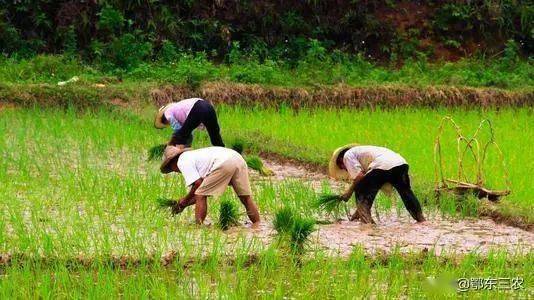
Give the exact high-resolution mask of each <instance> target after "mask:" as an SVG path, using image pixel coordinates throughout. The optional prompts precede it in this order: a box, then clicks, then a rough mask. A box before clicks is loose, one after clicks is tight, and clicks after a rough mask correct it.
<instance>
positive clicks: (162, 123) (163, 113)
mask: <svg viewBox="0 0 534 300" xmlns="http://www.w3.org/2000/svg"><path fill="white" fill-rule="evenodd" d="M167 126H171V127H172V129H173V130H174V132H173V135H172V138H171V140H170V141H169V143H168V145H172V146H176V145H191V143H192V142H193V134H192V133H193V130H195V129H196V128H199V129H204V128H205V129H206V130H207V131H208V135H209V137H210V141H211V144H212V145H213V146H221V147H224V143H223V140H222V137H221V129H220V127H219V122H218V121H217V113H216V112H215V109H214V108H213V105H211V103H210V102H208V101H206V100H204V99H200V98H190V99H184V100H181V101H179V102H174V103H170V104H167V105H165V106H162V107H160V109H159V110H158V112H157V113H156V117H155V120H154V127H156V128H158V129H162V128H165V127H167Z"/></svg>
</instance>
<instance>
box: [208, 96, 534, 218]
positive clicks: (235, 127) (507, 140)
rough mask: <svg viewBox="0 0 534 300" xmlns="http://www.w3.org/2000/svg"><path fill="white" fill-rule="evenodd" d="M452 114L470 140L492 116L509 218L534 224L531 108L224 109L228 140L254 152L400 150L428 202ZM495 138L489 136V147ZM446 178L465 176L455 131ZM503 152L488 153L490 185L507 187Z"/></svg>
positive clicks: (306, 154)
mask: <svg viewBox="0 0 534 300" xmlns="http://www.w3.org/2000/svg"><path fill="white" fill-rule="evenodd" d="M446 115H450V116H452V118H454V119H455V120H456V122H457V123H458V124H459V125H460V126H461V127H462V128H463V133H464V134H465V135H467V136H470V135H471V134H472V132H474V130H475V129H476V127H477V126H478V124H479V122H480V120H481V119H483V118H488V119H490V120H491V121H492V124H493V126H494V128H495V130H496V137H495V138H496V141H497V143H498V144H499V146H500V148H501V149H502V151H503V152H504V155H505V164H506V170H507V172H508V173H509V175H510V182H511V189H512V194H511V195H509V196H507V197H505V198H503V199H502V201H501V204H500V210H501V211H502V212H503V213H505V214H509V215H521V216H522V217H524V218H525V219H526V220H528V222H530V223H532V222H534V218H533V217H532V214H531V213H530V212H531V211H532V204H533V203H532V194H534V188H533V186H532V184H531V183H530V176H529V171H528V170H530V169H532V168H534V163H533V162H534V153H533V152H532V151H525V149H530V144H531V141H532V140H534V130H533V129H532V126H531V125H530V124H532V122H533V117H532V110H531V109H530V108H518V109H500V110H498V111H495V110H463V109H446V108H436V109H430V108H418V109H409V108H406V109H402V110H393V109H379V108H377V109H361V110H357V111H353V110H350V109H335V110H334V109H301V110H300V111H299V113H293V111H291V109H289V108H284V107H282V108H280V109H278V110H275V109H262V108H255V109H245V108H243V107H230V106H219V116H220V117H219V118H220V121H221V124H222V125H221V127H222V128H224V132H223V134H224V136H225V137H226V138H230V139H236V138H239V139H243V140H246V141H247V142H248V143H250V144H251V147H252V148H256V149H261V150H262V151H268V152H272V153H276V154H280V155H282V156H285V157H289V158H293V159H297V160H301V161H304V162H308V163H314V164H318V165H322V166H326V165H327V162H328V159H329V157H330V155H331V152H332V151H333V150H334V149H336V148H337V147H339V145H344V144H347V143H351V142H356V143H360V144H370V145H379V146H384V147H388V148H390V149H393V150H394V151H396V152H398V153H400V154H401V155H402V156H404V157H405V158H406V160H407V161H408V163H409V164H410V173H411V175H412V185H414V187H415V192H416V195H417V196H418V197H419V198H420V200H421V201H423V202H433V201H434V200H433V198H434V197H433V189H434V187H435V180H434V178H435V176H434V175H435V169H434V153H433V151H434V149H433V147H434V141H435V138H436V135H437V132H438V130H437V129H438V126H439V123H440V121H441V119H442V118H443V117H444V116H446ZM488 138H489V135H488V134H487V133H486V132H483V133H482V135H481V142H483V141H486V140H487V139H488ZM442 141H443V144H442V147H443V151H444V153H443V155H444V156H443V157H444V162H445V170H444V171H445V175H446V176H447V177H449V178H454V177H455V176H456V174H457V163H458V160H457V157H456V140H455V135H454V132H453V130H452V129H451V128H447V129H446V130H445V132H444V136H443V137H442ZM496 154H497V153H496V152H495V150H494V149H493V150H491V149H490V151H489V152H488V157H487V163H486V165H485V169H484V171H485V178H484V179H485V182H486V184H487V185H488V186H489V187H490V188H494V189H500V188H503V187H505V182H504V178H503V177H504V174H505V170H503V169H502V162H501V161H500V160H499V158H498V155H496ZM464 163H465V170H466V173H467V174H468V175H469V176H470V179H473V177H474V174H475V170H474V163H473V162H472V161H470V160H469V158H466V159H465V162H464Z"/></svg>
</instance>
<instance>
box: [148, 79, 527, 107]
mask: <svg viewBox="0 0 534 300" xmlns="http://www.w3.org/2000/svg"><path fill="white" fill-rule="evenodd" d="M150 94H151V97H152V100H153V102H154V103H155V104H156V105H158V106H160V105H163V104H166V103H169V102H171V101H175V100H179V99H184V98H190V97H202V98H204V99H208V100H210V101H212V102H214V103H225V104H239V105H246V106H255V105H265V106H279V105H283V104H285V105H290V106H291V107H292V108H293V109H296V110H298V109H299V108H300V107H316V106H320V107H355V108H359V107H375V106H380V107H403V106H419V107H421V106H426V107H437V106H465V107H469V106H481V107H501V106H531V105H533V104H534V91H507V90H500V89H490V88H472V87H451V86H429V87H407V86H387V85H384V86H372V87H350V86H345V85H336V86H318V87H313V88H284V87H266V86H260V85H255V84H240V83H229V82H207V83H205V84H203V85H201V86H200V87H199V88H198V89H190V88H187V87H184V86H171V85H168V86H163V87H161V88H157V89H153V90H152V91H151V92H150Z"/></svg>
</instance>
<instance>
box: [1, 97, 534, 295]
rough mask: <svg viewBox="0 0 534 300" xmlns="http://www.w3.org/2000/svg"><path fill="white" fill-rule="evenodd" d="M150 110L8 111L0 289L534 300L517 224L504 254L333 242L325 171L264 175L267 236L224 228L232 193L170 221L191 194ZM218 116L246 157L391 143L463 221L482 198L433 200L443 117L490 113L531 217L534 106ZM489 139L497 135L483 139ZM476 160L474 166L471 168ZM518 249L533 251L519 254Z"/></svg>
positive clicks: (305, 156) (469, 127)
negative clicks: (166, 163)
mask: <svg viewBox="0 0 534 300" xmlns="http://www.w3.org/2000/svg"><path fill="white" fill-rule="evenodd" d="M152 113H153V108H148V109H140V110H136V111H134V110H131V111H130V110H122V109H121V110H104V109H102V110H95V111H85V112H80V111H76V110H75V109H66V110H65V109H54V108H50V109H39V108H33V109H32V108H6V109H3V110H0V155H1V160H0V182H1V188H0V210H1V211H2V213H1V214H0V298H2V299H7V298H20V299H26V298H47V299H48V298H60V299H61V298H95V299H101V298H140V299H146V298H186V299H189V298H192V299H199V298H200V299H208V298H231V299H234V298H239V299H242V298H258V299H272V298H275V299H308V298H312V299H323V298H336V299H338V298H339V299H346V298H380V299H382V298H432V299H433V298H440V299H441V298H458V297H474V298H490V297H492V298H498V299H505V298H510V297H514V298H531V297H532V296H533V289H532V281H533V280H534V276H533V273H532V269H534V257H533V255H532V253H533V252H532V249H531V248H532V244H531V243H529V241H532V233H531V232H527V231H524V230H520V229H517V228H516V229H517V231H507V232H510V233H509V235H510V237H511V238H513V237H514V236H516V235H521V236H523V237H524V240H523V244H521V245H520V243H519V242H518V241H517V240H513V239H512V242H507V240H506V239H504V240H503V241H501V242H500V243H501V245H503V246H502V247H498V246H496V247H491V248H488V249H486V248H484V245H482V244H480V245H475V246H473V247H472V248H469V249H467V250H465V249H464V251H460V250H459V249H456V248H455V247H453V246H454V245H447V243H446V242H445V244H444V245H441V244H440V245H441V246H440V248H443V249H441V250H440V251H439V252H438V251H435V250H436V248H437V245H432V244H430V245H428V246H425V247H420V248H410V247H406V245H402V244H394V243H393V242H392V244H391V245H390V247H389V248H388V250H387V251H383V250H379V251H369V245H368V244H359V243H353V244H350V243H349V247H348V249H349V250H345V251H344V252H339V251H336V247H333V246H330V245H329V241H328V240H329V239H334V238H336V237H335V236H333V235H332V236H330V237H328V236H327V237H326V238H324V234H323V235H322V232H328V231H327V230H332V228H333V226H336V224H333V223H335V222H336V218H335V217H334V216H331V215H325V214H324V213H321V212H318V211H317V209H316V208H315V207H314V203H315V202H316V200H317V197H318V195H319V194H320V193H328V192H337V191H339V188H338V187H336V186H334V185H332V183H331V182H330V181H328V180H327V179H324V180H319V181H320V183H319V186H318V187H317V186H313V185H311V184H310V182H309V181H308V180H306V177H300V178H297V179H296V178H289V177H288V178H282V179H281V180H274V179H272V180H271V179H268V178H261V177H260V176H258V175H257V174H256V175H254V176H253V181H252V185H253V187H252V188H253V192H254V199H255V201H256V202H257V204H258V206H259V209H260V212H261V214H262V218H263V224H264V225H262V227H261V228H260V229H259V230H255V229H252V228H250V224H247V222H246V220H247V218H246V216H245V212H244V208H243V207H242V206H240V205H237V209H238V213H239V214H240V218H239V220H240V224H239V225H238V226H235V227H232V228H230V229H229V230H227V231H223V230H221V229H219V228H218V225H217V222H218V216H219V203H220V200H221V201H222V200H224V201H233V202H235V203H238V200H237V198H236V197H235V196H234V195H233V193H231V192H230V191H227V192H226V193H225V194H224V195H223V196H222V199H220V200H216V199H210V200H209V201H208V210H209V212H208V223H209V224H208V225H205V226H197V225H194V218H193V210H192V209H187V210H186V211H185V212H184V213H182V214H180V215H177V216H173V215H171V213H170V211H169V210H168V209H163V208H161V207H159V206H158V204H157V201H156V200H157V199H158V198H159V197H168V198H179V197H180V196H181V195H183V194H184V193H185V192H186V187H185V186H184V184H183V180H182V178H180V176H178V175H176V174H174V175H165V176H164V175H162V174H160V173H159V162H154V161H148V160H147V150H148V149H149V148H150V147H151V146H154V145H157V144H160V143H163V142H165V141H166V139H167V138H168V137H169V136H170V134H171V132H170V131H168V130H163V131H157V130H155V129H154V128H153V127H152ZM218 114H219V118H220V122H221V127H222V128H223V130H222V135H223V138H224V139H225V141H226V142H227V144H231V143H232V142H234V141H246V143H245V146H246V149H248V150H247V151H248V153H259V152H269V153H275V154H277V155H279V156H280V157H285V158H289V159H296V160H299V161H301V162H305V163H311V164H314V165H316V166H324V165H325V164H326V162H327V159H328V157H329V154H330V153H331V151H332V150H333V149H335V148H336V147H338V146H339V145H342V144H346V143H350V142H357V143H362V144H375V145H381V146H386V147H389V148H391V149H393V150H395V151H397V152H399V153H401V154H402V155H403V156H404V157H405V158H406V159H407V160H408V162H409V163H410V170H411V173H412V181H413V185H414V189H415V192H416V194H417V196H418V197H419V199H420V200H421V202H422V203H423V210H424V212H425V214H427V215H428V216H433V217H431V218H429V219H430V220H429V223H432V222H433V220H441V219H446V220H447V222H449V223H446V224H452V225H451V226H456V225H454V224H459V223H461V224H464V223H462V222H475V221H474V220H477V219H478V217H479V216H478V213H479V209H480V205H481V204H479V203H480V201H478V200H476V199H474V198H471V197H467V198H465V199H462V200H461V201H460V200H458V199H456V198H454V197H451V196H444V197H443V198H442V200H440V201H436V200H435V199H434V197H432V193H433V188H434V184H435V180H434V165H433V147H434V140H435V138H436V134H437V128H438V126H439V123H440V120H441V119H442V117H443V116H445V115H450V116H451V117H452V118H453V119H454V120H456V122H457V123H458V124H459V125H460V126H462V128H463V130H464V132H465V134H466V135H469V134H470V132H473V131H474V130H475V129H476V128H477V126H478V124H479V122H480V120H481V119H483V118H489V119H490V120H491V121H492V124H493V126H494V128H495V130H496V135H495V138H496V141H497V143H498V144H499V146H500V148H501V150H502V151H503V153H504V155H505V163H506V165H505V169H504V170H503V169H502V168H501V166H502V161H501V160H500V159H499V157H498V156H497V155H492V154H495V153H492V152H491V150H490V155H489V156H488V159H487V167H486V168H485V180H486V182H487V184H488V185H489V186H490V187H495V188H503V187H505V186H506V182H505V180H504V179H503V178H504V177H503V175H504V174H505V173H508V174H509V179H510V187H511V190H512V194H511V195H510V196H508V197H505V198H504V199H502V201H501V203H499V204H497V205H496V209H498V210H499V211H501V212H502V213H503V214H505V215H507V216H520V217H521V219H522V220H523V222H526V223H529V222H532V216H531V211H532V205H533V202H532V196H531V195H532V191H533V190H532V180H531V179H530V170H531V169H532V168H533V167H534V165H533V161H534V152H533V151H532V150H531V147H530V145H531V141H532V140H533V138H534V137H533V134H534V129H532V126H529V125H530V124H532V121H533V117H532V110H531V109H530V108H515V109H501V110H498V111H497V110H491V111H478V110H454V109H424V108H418V109H402V110H400V109H399V110H394V109H391V110H378V109H377V110H365V109H364V110H357V111H354V110H352V111H351V110H348V109H341V110H328V109H302V110H300V111H299V112H298V113H296V112H293V111H291V110H289V109H284V108H283V107H282V108H280V109H276V110H275V109H265V108H259V107H258V108H243V107H235V106H219V107H218ZM333 120H335V122H334V121H333ZM482 138H489V134H487V133H483V134H482V135H481V139H482ZM195 139H196V142H195V146H201V145H207V138H206V135H205V133H203V132H200V133H198V134H196V136H195ZM443 141H444V142H443V149H444V158H445V159H446V161H450V164H446V167H445V168H446V169H445V170H444V171H445V172H446V173H447V174H451V177H454V174H455V172H456V171H455V164H456V162H457V160H456V158H455V153H456V149H455V147H456V146H455V135H454V133H453V131H452V130H447V131H445V133H444V135H443ZM465 164H466V173H468V174H471V173H469V172H472V171H473V168H474V164H473V162H469V161H466V163H465ZM316 181H317V180H316ZM351 205H353V202H352V204H351ZM376 206H377V210H376V213H380V214H381V216H382V218H381V219H382V220H383V221H382V222H383V224H384V226H385V224H386V223H387V222H386V220H387V218H386V217H385V216H386V215H387V213H388V212H391V211H392V210H393V211H395V213H394V214H393V218H394V219H395V220H397V219H399V220H401V221H400V222H399V221H395V223H394V224H393V226H389V225H388V226H389V227H388V226H385V228H387V230H394V229H395V227H406V228H409V229H410V230H411V231H413V232H415V233H413V234H414V235H417V233H418V232H419V235H425V232H426V229H425V228H427V227H424V226H433V225H416V224H413V222H412V221H411V220H410V219H408V218H406V216H407V213H406V211H404V210H403V208H402V202H400V201H394V200H392V199H389V198H387V197H384V196H380V197H379V198H378V199H377V204H376ZM282 208H289V209H291V210H292V211H293V212H295V213H296V214H297V215H298V216H299V218H303V219H306V218H308V219H309V218H311V219H313V220H315V221H316V224H314V225H313V233H311V235H310V236H309V238H307V239H305V243H304V244H303V251H299V252H298V253H296V252H295V251H292V243H294V241H295V239H297V238H298V237H295V236H293V235H290V236H286V235H283V234H277V230H276V229H275V228H274V227H273V225H272V221H273V219H274V218H276V214H277V212H279V211H280V210H281V209H282ZM395 208H396V209H395ZM438 216H439V217H438ZM338 217H339V216H338ZM436 222H437V221H436ZM378 223H379V224H378V227H377V228H379V227H380V226H381V225H380V222H378ZM343 224H346V222H345V223H343ZM465 224H470V223H465ZM491 224H494V223H491ZM491 224H490V226H492V225H491ZM417 226H423V227H417ZM447 226H448V225H447ZM495 226H497V225H496V224H495ZM499 226H500V225H499ZM351 228H353V229H354V230H362V231H361V232H362V234H364V233H365V234H366V235H368V236H372V235H373V234H382V233H381V232H380V229H376V228H371V227H367V228H364V229H361V228H359V227H351ZM469 228H470V227H469V226H467V230H469ZM334 229H335V227H334ZM516 229H514V230H516ZM349 230H352V229H350V228H349ZM477 230H482V229H477ZM484 230H486V232H491V231H492V228H486V229H484ZM510 230H512V229H510ZM358 232H359V231H358ZM453 234H454V232H453ZM459 234H460V233H459ZM505 235H506V234H505ZM505 235H504V236H502V237H501V238H505V237H506V236H505ZM415 238H416V237H414V239H415ZM525 241H526V243H524V242H525ZM386 242H387V241H386ZM371 243H372V241H371ZM510 244H511V246H513V247H515V248H521V249H522V251H515V250H512V249H511V248H510V247H507V246H510ZM447 246H451V247H447ZM482 248H484V249H485V250H484V251H478V250H480V249H482ZM515 248H514V249H515ZM493 279H495V280H500V279H502V280H508V281H509V282H510V286H509V287H510V288H507V289H504V288H501V289H498V288H496V287H495V288H492V289H490V288H476V289H475V288H473V287H474V286H475V285H474V284H475V283H476V282H482V281H481V280H485V281H484V282H488V280H493ZM465 280H467V281H469V282H471V280H472V282H474V283H472V284H471V285H470V286H469V287H468V288H467V289H466V288H465V285H464V286H462V284H461V283H463V282H465ZM477 280H478V281H477ZM512 282H513V284H514V285H513V286H512V285H511V283H512ZM462 287H463V288H462ZM463 289H464V290H465V291H463Z"/></svg>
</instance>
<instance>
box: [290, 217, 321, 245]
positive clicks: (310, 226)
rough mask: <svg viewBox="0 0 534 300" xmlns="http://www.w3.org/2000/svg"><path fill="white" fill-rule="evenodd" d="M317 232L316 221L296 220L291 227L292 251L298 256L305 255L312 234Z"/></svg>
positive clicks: (299, 218)
mask: <svg viewBox="0 0 534 300" xmlns="http://www.w3.org/2000/svg"><path fill="white" fill-rule="evenodd" d="M314 230H315V220H314V219H311V218H301V217H298V218H295V220H294V221H293V226H292V227H291V249H292V250H293V252H294V253H296V254H303V253H304V249H305V246H306V244H307V243H308V241H309V236H310V234H311V233H312V232H313V231H314Z"/></svg>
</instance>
